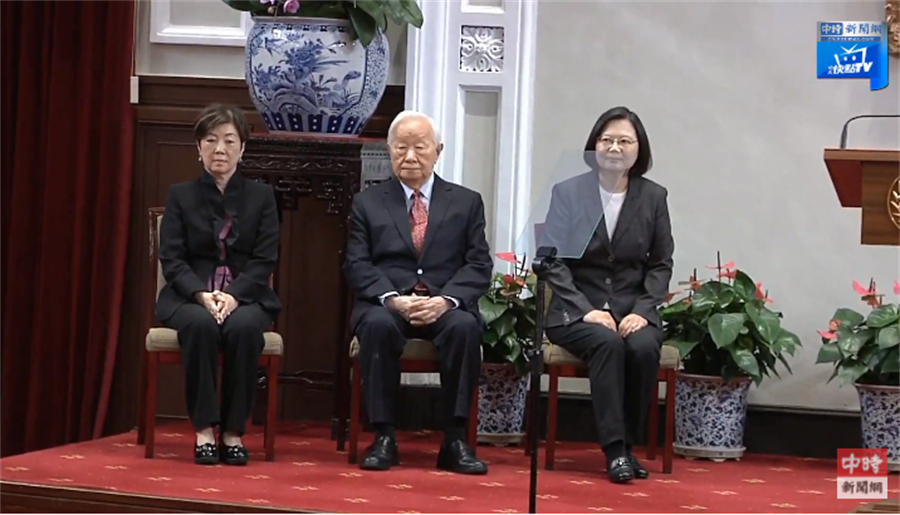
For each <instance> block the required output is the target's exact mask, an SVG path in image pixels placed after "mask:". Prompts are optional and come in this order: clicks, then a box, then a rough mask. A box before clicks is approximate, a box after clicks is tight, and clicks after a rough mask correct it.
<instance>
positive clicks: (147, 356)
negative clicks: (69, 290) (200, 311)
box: [138, 207, 284, 461]
mask: <svg viewBox="0 0 900 515" xmlns="http://www.w3.org/2000/svg"><path fill="white" fill-rule="evenodd" d="M163 211H164V209H163V208H160V207H154V208H150V209H149V222H150V224H149V225H150V246H151V250H150V272H151V274H150V281H151V284H152V282H155V283H156V292H155V294H154V295H153V298H152V299H151V302H150V306H151V308H150V310H149V313H148V318H149V322H148V326H149V325H152V321H153V306H155V305H156V298H157V297H158V296H159V292H160V290H162V288H163V286H165V284H166V281H165V278H164V277H163V275H162V269H161V267H160V266H159V226H160V223H162V214H163ZM264 336H265V342H266V343H265V347H264V348H263V351H262V355H260V357H259V365H260V366H261V367H263V368H265V369H266V389H267V394H268V402H267V411H266V421H265V431H264V434H265V436H264V439H265V448H266V461H275V413H276V406H277V401H278V371H279V370H280V368H281V356H282V355H283V354H284V342H283V341H282V339H281V335H279V334H278V333H276V332H271V331H269V332H266V333H265V335H264ZM220 360H221V358H220ZM141 361H142V367H141V398H140V410H139V413H138V444H143V445H144V457H146V458H152V457H153V447H154V440H155V438H154V436H155V434H154V433H155V430H156V397H157V381H158V378H159V365H160V364H180V363H181V349H180V347H179V345H178V333H177V332H176V331H175V330H174V329H169V328H167V327H151V328H150V330H149V331H148V332H147V338H146V342H145V346H144V352H143V356H142V360H141Z"/></svg>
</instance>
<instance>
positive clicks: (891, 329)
mask: <svg viewBox="0 0 900 515" xmlns="http://www.w3.org/2000/svg"><path fill="white" fill-rule="evenodd" d="M875 343H877V344H878V347H880V348H882V349H889V348H891V347H896V346H897V345H900V326H896V325H889V326H887V327H882V328H881V329H879V330H878V333H877V334H876V335H875Z"/></svg>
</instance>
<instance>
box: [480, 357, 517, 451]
mask: <svg viewBox="0 0 900 515" xmlns="http://www.w3.org/2000/svg"><path fill="white" fill-rule="evenodd" d="M481 367H482V368H481V377H480V378H479V380H478V442H479V443H489V444H494V445H510V444H518V443H519V442H521V441H522V439H523V437H524V436H525V433H524V432H523V428H524V427H525V426H524V420H525V401H526V399H527V396H528V384H529V376H528V375H525V376H519V375H518V374H516V369H515V368H514V367H513V366H512V365H501V364H493V363H484V364H482V366H481Z"/></svg>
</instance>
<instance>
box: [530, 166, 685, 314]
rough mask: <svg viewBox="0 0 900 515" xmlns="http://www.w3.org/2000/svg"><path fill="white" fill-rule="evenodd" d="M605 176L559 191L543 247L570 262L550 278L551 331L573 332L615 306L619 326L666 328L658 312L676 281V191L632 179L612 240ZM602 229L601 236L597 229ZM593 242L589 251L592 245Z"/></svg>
mask: <svg viewBox="0 0 900 515" xmlns="http://www.w3.org/2000/svg"><path fill="white" fill-rule="evenodd" d="M599 188H600V187H599V181H598V178H597V172H594V171H590V172H587V173H584V174H581V175H578V176H575V177H573V178H571V179H568V180H566V181H563V182H561V183H559V184H557V185H556V186H554V187H553V192H552V197H551V200H550V210H549V212H548V214H547V221H546V224H545V227H544V230H543V235H542V236H541V237H540V242H539V244H540V245H554V246H556V247H557V248H558V249H560V255H562V256H564V257H572V256H577V255H578V254H579V253H580V252H581V249H582V248H584V249H585V250H584V254H583V255H581V257H580V258H579V259H558V260H556V261H555V264H554V265H553V266H552V267H551V269H550V271H549V273H548V275H547V284H548V285H549V286H550V288H551V289H552V291H553V297H552V299H551V301H550V306H549V308H548V311H547V327H557V326H562V325H569V324H571V323H573V322H576V321H578V320H581V319H582V318H583V317H584V315H586V314H587V313H588V312H589V311H592V310H594V309H603V308H604V307H605V306H607V305H608V310H609V311H610V312H611V313H612V315H613V317H614V318H615V319H616V321H617V322H618V321H621V320H622V318H624V317H625V316H626V315H628V314H630V313H635V314H638V315H641V316H642V317H644V318H645V319H647V322H648V323H650V324H654V325H656V326H657V327H659V325H660V322H659V315H658V313H657V309H658V307H659V306H660V305H661V304H663V302H665V299H666V296H667V295H668V292H669V281H670V280H671V278H672V266H673V260H672V254H673V253H674V252H675V243H674V241H673V239H672V225H671V221H670V219H669V207H668V204H667V202H666V197H667V196H668V192H667V191H666V189H665V188H664V187H662V186H660V185H659V184H656V183H655V182H653V181H651V180H649V179H645V178H643V177H634V178H631V179H630V180H629V185H628V191H627V193H626V194H625V200H624V202H623V204H622V210H621V212H620V214H619V219H618V221H617V223H616V229H615V233H614V234H613V238H612V241H610V239H609V235H608V234H607V230H606V222H605V220H603V221H600V223H599V224H598V223H597V222H598V221H599V220H600V218H601V214H602V213H603V203H602V201H601V198H600V189H599ZM594 227H596V229H594ZM588 236H590V241H589V242H588V244H587V247H586V248H585V245H584V243H585V240H586V239H587V237H588Z"/></svg>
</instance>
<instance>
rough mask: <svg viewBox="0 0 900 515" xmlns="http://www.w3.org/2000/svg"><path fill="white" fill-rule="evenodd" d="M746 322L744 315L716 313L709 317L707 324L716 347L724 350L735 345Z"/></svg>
mask: <svg viewBox="0 0 900 515" xmlns="http://www.w3.org/2000/svg"><path fill="white" fill-rule="evenodd" d="M744 320H745V319H744V314H743V313H716V314H715V315H713V316H711V317H709V322H708V323H707V325H708V328H709V334H710V336H712V339H713V341H714V342H715V343H716V346H717V347H719V348H722V347H727V346H729V345H731V344H732V343H734V340H735V339H736V338H737V337H738V334H740V332H741V327H742V326H743V325H744Z"/></svg>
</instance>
